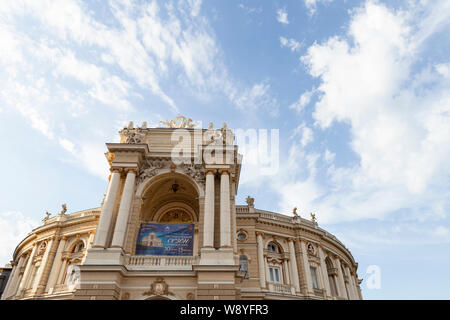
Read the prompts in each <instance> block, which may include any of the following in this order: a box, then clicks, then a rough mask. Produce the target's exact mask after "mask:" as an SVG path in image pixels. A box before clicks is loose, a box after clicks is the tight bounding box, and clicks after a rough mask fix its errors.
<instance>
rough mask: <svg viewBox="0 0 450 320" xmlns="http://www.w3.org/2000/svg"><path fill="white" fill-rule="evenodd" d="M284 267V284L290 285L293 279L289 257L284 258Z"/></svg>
mask: <svg viewBox="0 0 450 320" xmlns="http://www.w3.org/2000/svg"><path fill="white" fill-rule="evenodd" d="M283 269H284V272H283V273H284V278H285V279H284V280H285V281H284V284H287V285H290V284H291V279H290V277H289V269H290V268H289V267H288V260H287V259H283Z"/></svg>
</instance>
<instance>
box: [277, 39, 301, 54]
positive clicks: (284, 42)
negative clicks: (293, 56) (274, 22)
mask: <svg viewBox="0 0 450 320" xmlns="http://www.w3.org/2000/svg"><path fill="white" fill-rule="evenodd" d="M280 45H281V47H282V48H283V47H287V48H289V49H291V51H292V52H298V51H300V49H301V48H302V46H303V45H302V43H300V42H298V41H297V40H295V39H287V38H285V37H280Z"/></svg>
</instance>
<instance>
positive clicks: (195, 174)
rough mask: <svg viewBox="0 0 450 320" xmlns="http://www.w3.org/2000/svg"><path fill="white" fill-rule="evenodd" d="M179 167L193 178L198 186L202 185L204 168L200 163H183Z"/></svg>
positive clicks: (203, 182)
mask: <svg viewBox="0 0 450 320" xmlns="http://www.w3.org/2000/svg"><path fill="white" fill-rule="evenodd" d="M181 168H182V170H183V171H184V173H185V174H186V175H188V176H189V177H191V178H192V179H194V180H195V182H197V183H198V184H199V185H200V186H202V187H203V186H204V184H205V170H204V168H203V166H202V165H201V164H183V165H182V166H181Z"/></svg>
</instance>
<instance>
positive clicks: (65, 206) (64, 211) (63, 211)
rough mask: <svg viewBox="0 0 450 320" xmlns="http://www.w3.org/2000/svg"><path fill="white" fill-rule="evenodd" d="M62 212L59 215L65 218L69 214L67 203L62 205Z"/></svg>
mask: <svg viewBox="0 0 450 320" xmlns="http://www.w3.org/2000/svg"><path fill="white" fill-rule="evenodd" d="M61 207H62V210H61V212H60V213H59V215H61V216H63V215H64V214H65V213H66V212H67V205H66V204H65V203H63V204H62V206H61Z"/></svg>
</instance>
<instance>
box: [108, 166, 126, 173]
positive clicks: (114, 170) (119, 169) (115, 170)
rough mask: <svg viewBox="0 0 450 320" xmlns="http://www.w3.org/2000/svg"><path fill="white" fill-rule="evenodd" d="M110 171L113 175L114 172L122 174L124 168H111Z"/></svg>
mask: <svg viewBox="0 0 450 320" xmlns="http://www.w3.org/2000/svg"><path fill="white" fill-rule="evenodd" d="M109 171H111V173H114V172H117V173H121V172H122V171H123V168H121V167H111V168H109Z"/></svg>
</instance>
